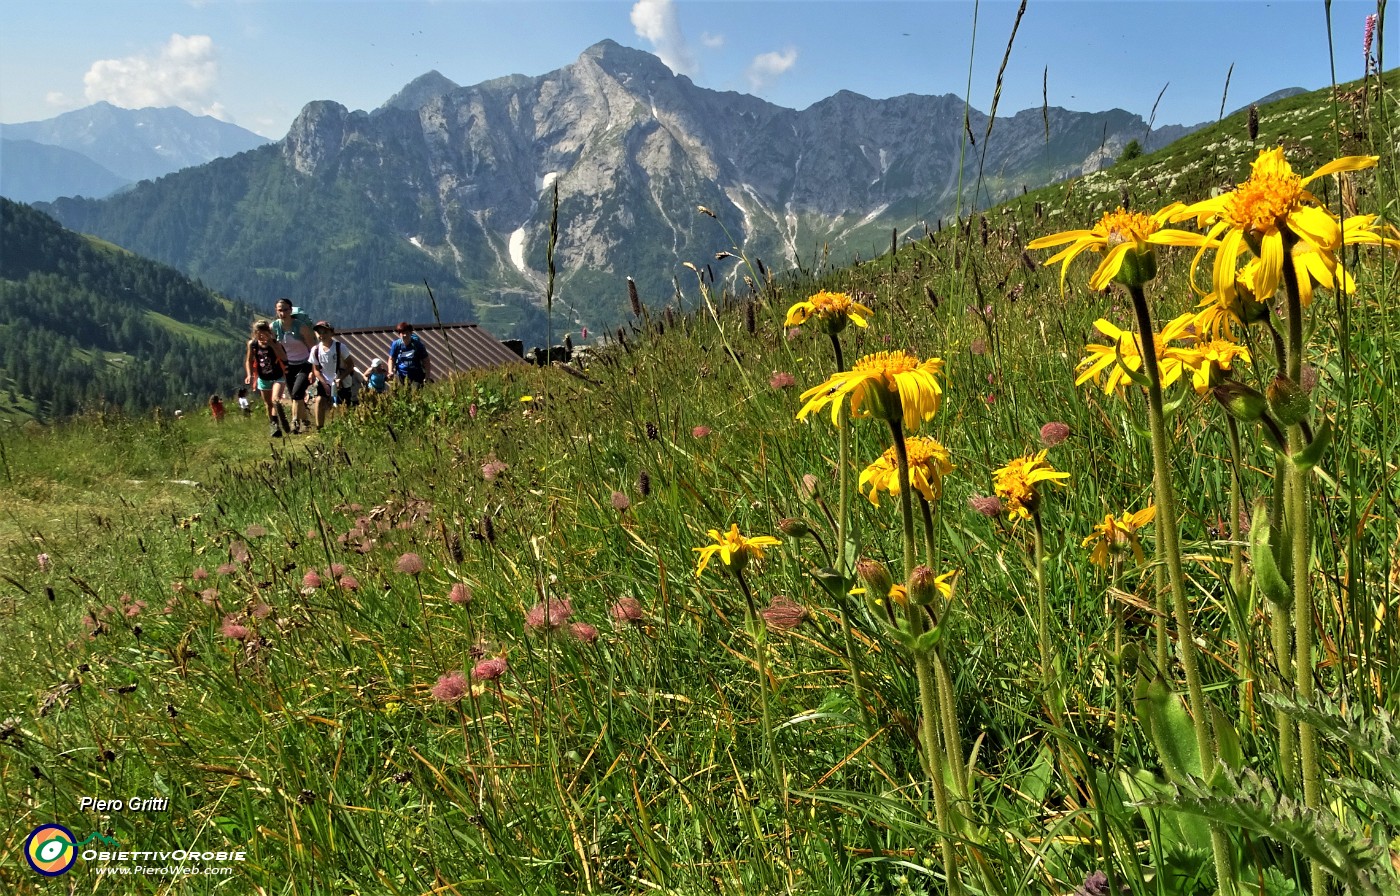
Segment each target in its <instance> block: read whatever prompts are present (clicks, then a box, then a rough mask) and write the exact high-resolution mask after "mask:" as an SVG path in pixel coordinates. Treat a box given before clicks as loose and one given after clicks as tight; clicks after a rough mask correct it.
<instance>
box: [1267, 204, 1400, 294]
mask: <svg viewBox="0 0 1400 896" xmlns="http://www.w3.org/2000/svg"><path fill="white" fill-rule="evenodd" d="M1378 220H1379V216H1378V215H1352V216H1351V217H1350V218H1347V219H1346V220H1345V221H1343V222H1342V245H1343V246H1383V247H1386V248H1390V249H1400V230H1396V228H1395V225H1393V224H1378V223H1377V221H1378ZM1334 260H1335V263H1332V262H1333V261H1334ZM1293 265H1294V267H1296V268H1297V270H1298V293H1299V299H1300V300H1301V302H1302V305H1303V307H1304V308H1307V307H1308V306H1310V305H1312V298H1313V289H1314V288H1315V287H1318V286H1320V287H1322V288H1323V289H1331V290H1338V289H1340V290H1341V291H1342V293H1343V294H1344V295H1351V294H1352V293H1353V292H1355V291H1356V281H1355V280H1353V279H1352V277H1351V274H1349V273H1348V272H1347V270H1346V265H1344V264H1343V263H1342V260H1341V259H1340V258H1336V257H1335V255H1331V254H1326V253H1322V252H1319V251H1317V250H1316V249H1315V248H1314V247H1313V246H1312V245H1311V244H1308V243H1299V244H1298V245H1297V246H1296V247H1295V248H1294V249H1293Z"/></svg>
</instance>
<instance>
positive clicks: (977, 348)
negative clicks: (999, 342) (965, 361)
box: [968, 339, 987, 355]
mask: <svg viewBox="0 0 1400 896" xmlns="http://www.w3.org/2000/svg"><path fill="white" fill-rule="evenodd" d="M968 351H970V352H972V353H973V354H974V355H985V354H986V353H987V340H985V339H974V340H972V344H971V345H969V346H968Z"/></svg>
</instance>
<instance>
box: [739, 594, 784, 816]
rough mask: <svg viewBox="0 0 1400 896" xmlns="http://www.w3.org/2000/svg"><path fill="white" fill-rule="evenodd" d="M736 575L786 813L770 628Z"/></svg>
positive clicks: (765, 739)
mask: <svg viewBox="0 0 1400 896" xmlns="http://www.w3.org/2000/svg"><path fill="white" fill-rule="evenodd" d="M734 578H736V579H738V580H739V590H740V591H742V592H744V602H745V605H746V609H747V611H748V624H749V633H750V634H751V635H752V636H753V644H754V660H755V662H756V663H757V664H758V706H759V713H760V715H761V716H762V723H763V743H764V746H765V747H766V748H767V750H768V762H769V765H770V766H771V767H772V769H773V774H774V775H775V776H776V777H777V779H778V785H779V786H780V787H781V788H782V790H783V811H784V813H786V812H787V776H786V775H784V774H783V766H782V763H781V762H779V760H778V745H777V744H776V743H775V742H774V740H773V716H772V710H770V709H769V707H768V687H769V679H768V629H767V626H765V625H764V623H763V617H762V616H760V615H759V614H758V606H757V605H756V604H755V603H754V600H753V592H752V591H750V590H749V583H748V582H747V581H746V580H745V579H744V574H743V572H741V571H737V570H736V571H735V573H734Z"/></svg>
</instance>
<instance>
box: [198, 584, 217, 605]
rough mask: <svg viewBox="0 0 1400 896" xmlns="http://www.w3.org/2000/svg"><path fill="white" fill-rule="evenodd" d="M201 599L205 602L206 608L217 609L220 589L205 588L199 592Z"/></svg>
mask: <svg viewBox="0 0 1400 896" xmlns="http://www.w3.org/2000/svg"><path fill="white" fill-rule="evenodd" d="M199 599H200V600H201V601H203V602H204V604H205V606H209V607H217V606H218V605H219V589H218V588H205V589H204V590H203V591H201V592H199Z"/></svg>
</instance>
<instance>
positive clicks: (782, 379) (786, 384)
mask: <svg viewBox="0 0 1400 896" xmlns="http://www.w3.org/2000/svg"><path fill="white" fill-rule="evenodd" d="M768 385H769V386H770V387H772V388H774V389H791V388H792V387H793V386H795V385H797V378H796V377H794V376H793V375H792V374H790V373H788V372H787V371H784V370H775V371H774V372H773V375H772V376H770V377H769V378H768Z"/></svg>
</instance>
